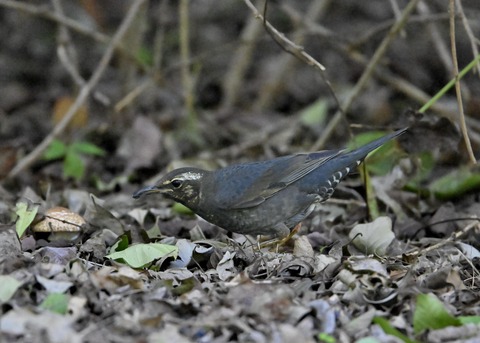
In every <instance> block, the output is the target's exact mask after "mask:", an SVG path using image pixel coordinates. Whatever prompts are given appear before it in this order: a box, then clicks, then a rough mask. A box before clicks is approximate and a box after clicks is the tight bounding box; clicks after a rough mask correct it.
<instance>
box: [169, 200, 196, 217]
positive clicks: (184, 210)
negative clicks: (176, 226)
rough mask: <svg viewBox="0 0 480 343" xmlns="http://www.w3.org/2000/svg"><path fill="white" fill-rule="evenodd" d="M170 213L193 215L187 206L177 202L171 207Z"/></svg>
mask: <svg viewBox="0 0 480 343" xmlns="http://www.w3.org/2000/svg"><path fill="white" fill-rule="evenodd" d="M172 211H173V212H175V213H178V214H186V215H190V216H193V215H194V214H195V213H193V212H192V210H191V209H189V208H188V207H187V206H185V205H182V204H180V203H179V202H176V203H174V204H173V206H172Z"/></svg>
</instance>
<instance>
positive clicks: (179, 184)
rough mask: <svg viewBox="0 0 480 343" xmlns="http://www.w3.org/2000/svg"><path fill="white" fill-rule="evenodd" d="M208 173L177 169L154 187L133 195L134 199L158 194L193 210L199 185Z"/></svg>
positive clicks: (198, 192)
mask: <svg viewBox="0 0 480 343" xmlns="http://www.w3.org/2000/svg"><path fill="white" fill-rule="evenodd" d="M209 173H210V172H208V171H206V170H202V169H198V168H179V169H175V170H173V171H171V172H170V173H168V174H166V175H165V176H164V177H162V178H161V179H160V180H159V181H158V182H157V183H156V184H155V185H154V186H147V187H144V188H142V189H139V190H138V191H136V192H135V193H133V197H134V198H135V199H138V198H140V197H141V196H142V195H147V194H153V193H160V194H163V195H164V196H165V197H166V198H169V199H172V200H175V201H177V202H179V203H182V204H184V205H185V206H187V207H189V208H190V209H194V208H195V207H196V206H197V204H198V202H199V200H200V192H201V184H202V181H204V179H205V177H207V175H208V174H209Z"/></svg>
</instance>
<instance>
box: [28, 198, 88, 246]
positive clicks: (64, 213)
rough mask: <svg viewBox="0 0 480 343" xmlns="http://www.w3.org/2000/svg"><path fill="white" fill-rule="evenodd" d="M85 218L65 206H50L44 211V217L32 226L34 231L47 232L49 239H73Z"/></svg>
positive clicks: (78, 232) (80, 229) (79, 231)
mask: <svg viewBox="0 0 480 343" xmlns="http://www.w3.org/2000/svg"><path fill="white" fill-rule="evenodd" d="M85 225H86V221H85V219H83V217H82V216H80V215H79V214H77V213H75V212H72V211H70V210H69V209H68V208H65V207H59V206H58V207H52V208H51V209H49V210H48V211H47V212H45V219H43V220H42V221H40V222H38V223H37V224H35V225H34V226H33V231H34V232H49V233H51V235H50V236H49V239H50V240H52V241H55V240H67V241H73V240H75V239H76V238H78V237H79V235H80V233H81V231H82V227H83V226H85Z"/></svg>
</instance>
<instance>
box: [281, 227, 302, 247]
mask: <svg viewBox="0 0 480 343" xmlns="http://www.w3.org/2000/svg"><path fill="white" fill-rule="evenodd" d="M301 228H302V222H300V223H298V224H297V225H295V227H294V228H293V229H292V231H290V233H289V234H288V235H287V236H286V237H284V238H282V239H281V240H279V241H278V245H284V244H285V243H287V242H288V241H289V240H291V239H292V237H293V236H295V234H297V233H298V231H300V229H301Z"/></svg>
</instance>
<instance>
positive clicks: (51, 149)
mask: <svg viewBox="0 0 480 343" xmlns="http://www.w3.org/2000/svg"><path fill="white" fill-rule="evenodd" d="M66 153H67V146H66V145H65V144H64V143H63V142H61V141H59V140H58V139H54V140H53V141H52V143H50V145H49V146H48V148H47V150H45V153H44V154H43V158H44V159H46V160H49V161H50V160H56V159H59V158H63V157H64V156H65V154H66Z"/></svg>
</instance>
